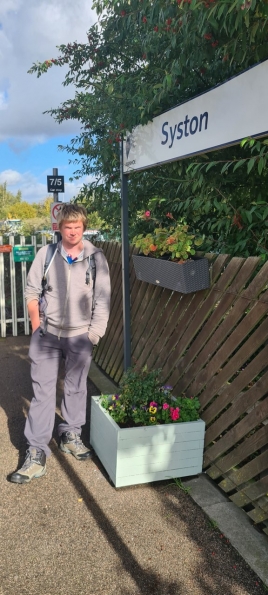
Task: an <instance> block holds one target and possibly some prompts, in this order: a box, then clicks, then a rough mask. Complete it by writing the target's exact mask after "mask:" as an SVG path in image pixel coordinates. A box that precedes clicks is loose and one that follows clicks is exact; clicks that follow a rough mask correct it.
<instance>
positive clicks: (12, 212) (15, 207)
mask: <svg viewBox="0 0 268 595" xmlns="http://www.w3.org/2000/svg"><path fill="white" fill-rule="evenodd" d="M33 217H36V209H35V208H34V207H33V206H32V205H30V204H29V203H28V202H26V201H23V202H16V203H14V204H12V205H10V206H9V207H8V219H32V218H33Z"/></svg>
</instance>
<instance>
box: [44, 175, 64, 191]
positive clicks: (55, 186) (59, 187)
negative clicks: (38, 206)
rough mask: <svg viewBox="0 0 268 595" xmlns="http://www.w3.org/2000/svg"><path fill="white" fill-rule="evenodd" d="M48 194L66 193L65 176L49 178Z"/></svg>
mask: <svg viewBox="0 0 268 595" xmlns="http://www.w3.org/2000/svg"><path fill="white" fill-rule="evenodd" d="M47 191H48V192H64V176H47Z"/></svg>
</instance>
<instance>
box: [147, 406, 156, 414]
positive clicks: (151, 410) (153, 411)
mask: <svg viewBox="0 0 268 595" xmlns="http://www.w3.org/2000/svg"><path fill="white" fill-rule="evenodd" d="M149 411H150V413H156V412H157V408H156V407H149Z"/></svg>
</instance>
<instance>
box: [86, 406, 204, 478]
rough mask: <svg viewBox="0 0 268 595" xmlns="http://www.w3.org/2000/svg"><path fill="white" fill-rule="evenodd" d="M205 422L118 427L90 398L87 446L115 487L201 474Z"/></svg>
mask: <svg viewBox="0 0 268 595" xmlns="http://www.w3.org/2000/svg"><path fill="white" fill-rule="evenodd" d="M204 437H205V422H204V421H203V420H201V419H199V420H198V421H191V422H184V423H178V424H176V423H173V424H163V425H158V426H145V427H137V428H124V429H122V428H119V426H118V425H117V423H116V422H115V421H114V420H113V419H112V417H111V416H110V415H109V413H108V412H107V411H106V410H105V409H104V408H103V407H101V405H100V397H92V398H91V419H90V444H91V445H92V447H93V448H94V450H95V452H96V454H97V456H98V458H99V459H100V461H101V463H102V464H103V466H104V468H105V469H106V471H107V473H108V475H109V477H110V479H111V481H112V482H113V484H114V485H115V487H116V488H119V487H123V486H128V485H134V484H139V483H148V482H151V481H159V480H164V479H170V478H173V477H187V476H189V475H196V474H197V473H201V471H202V463H203V449H204Z"/></svg>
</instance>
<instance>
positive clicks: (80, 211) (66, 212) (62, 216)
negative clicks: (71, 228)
mask: <svg viewBox="0 0 268 595" xmlns="http://www.w3.org/2000/svg"><path fill="white" fill-rule="evenodd" d="M64 221H70V222H73V221H82V223H83V227H84V231H85V230H86V228H87V212H86V209H85V207H82V205H77V204H75V203H74V204H66V203H64V204H63V205H62V207H61V210H60V211H59V213H58V215H57V222H58V226H59V229H60V228H61V226H62V224H63V223H64Z"/></svg>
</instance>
